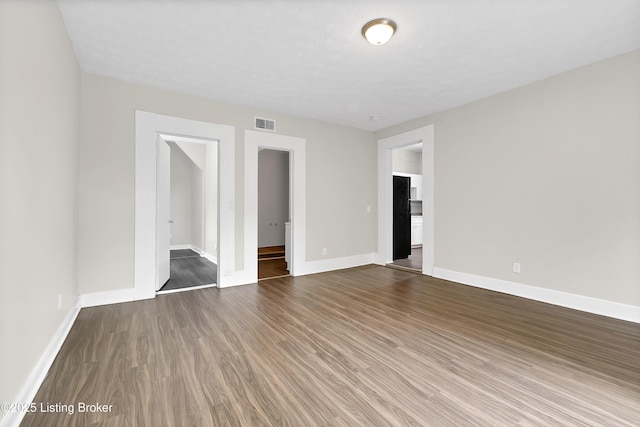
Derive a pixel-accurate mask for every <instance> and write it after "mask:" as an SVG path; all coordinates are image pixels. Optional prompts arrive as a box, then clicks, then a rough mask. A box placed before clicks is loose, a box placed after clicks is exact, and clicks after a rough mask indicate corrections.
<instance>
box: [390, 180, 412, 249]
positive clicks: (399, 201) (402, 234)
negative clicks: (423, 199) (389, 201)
mask: <svg viewBox="0 0 640 427" xmlns="http://www.w3.org/2000/svg"><path fill="white" fill-rule="evenodd" d="M409 186H410V179H409V178H408V177H405V176H396V175H394V176H393V259H394V260H396V259H405V258H407V257H408V256H409V255H411V206H410V203H409Z"/></svg>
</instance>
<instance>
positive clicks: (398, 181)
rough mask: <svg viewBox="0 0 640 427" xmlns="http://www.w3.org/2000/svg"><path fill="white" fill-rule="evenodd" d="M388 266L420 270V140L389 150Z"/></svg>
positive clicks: (421, 233) (421, 184)
mask: <svg viewBox="0 0 640 427" xmlns="http://www.w3.org/2000/svg"><path fill="white" fill-rule="evenodd" d="M392 170H393V177H392V178H393V198H392V200H393V234H392V238H393V251H392V256H393V260H392V262H391V263H389V265H390V266H392V267H398V268H403V269H409V270H414V271H417V272H422V241H423V219H422V199H423V191H422V187H423V183H422V142H420V143H417V144H413V145H410V146H407V147H401V148H395V149H393V150H392Z"/></svg>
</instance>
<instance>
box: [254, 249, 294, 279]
mask: <svg viewBox="0 0 640 427" xmlns="http://www.w3.org/2000/svg"><path fill="white" fill-rule="evenodd" d="M284 255H285V254H284V246H268V247H264V248H258V280H264V279H271V278H273V277H282V276H288V275H289V270H287V262H286V261H285V259H284Z"/></svg>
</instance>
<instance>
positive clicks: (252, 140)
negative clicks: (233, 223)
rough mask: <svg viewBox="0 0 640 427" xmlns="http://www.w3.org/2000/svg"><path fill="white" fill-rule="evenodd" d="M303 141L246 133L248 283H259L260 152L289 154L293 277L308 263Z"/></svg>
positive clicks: (245, 238)
mask: <svg viewBox="0 0 640 427" xmlns="http://www.w3.org/2000/svg"><path fill="white" fill-rule="evenodd" d="M305 145H306V140H305V139H304V138H297V137H293V136H285V135H278V134H274V133H266V132H258V131H252V130H245V131H244V270H245V273H246V274H247V280H248V283H255V282H257V281H258V150H259V148H266V149H272V150H281V151H288V152H289V153H290V155H289V168H290V170H291V171H292V175H291V176H292V177H293V183H292V184H291V189H292V190H291V191H290V193H289V198H290V203H291V206H292V209H291V218H290V221H291V246H292V248H291V267H290V270H289V272H290V274H291V275H292V276H297V275H301V274H303V265H304V263H305V261H306V241H305V234H306V233H305V231H306V210H305V209H306V195H305V188H306V186H305V176H306V170H305V168H306V160H305Z"/></svg>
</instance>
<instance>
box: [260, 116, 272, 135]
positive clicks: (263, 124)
mask: <svg viewBox="0 0 640 427" xmlns="http://www.w3.org/2000/svg"><path fill="white" fill-rule="evenodd" d="M256 129H264V130H270V131H272V132H275V130H276V122H275V120H269V119H261V118H260V117H256Z"/></svg>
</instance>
